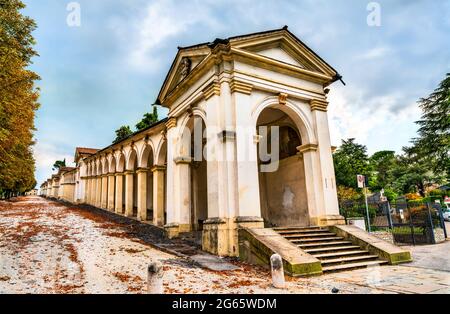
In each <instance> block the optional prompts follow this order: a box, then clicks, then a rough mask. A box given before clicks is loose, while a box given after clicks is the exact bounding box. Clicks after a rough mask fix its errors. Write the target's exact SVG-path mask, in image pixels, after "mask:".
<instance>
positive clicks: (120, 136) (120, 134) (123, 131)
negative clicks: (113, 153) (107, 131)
mask: <svg viewBox="0 0 450 314" xmlns="http://www.w3.org/2000/svg"><path fill="white" fill-rule="evenodd" d="M131 134H133V131H131V128H130V126H128V125H124V126H121V127H120V128H119V129H117V130H116V139H115V140H114V142H113V144H116V143H119V142H120V141H122V140H124V139H126V138H127V137H128V136H130V135H131Z"/></svg>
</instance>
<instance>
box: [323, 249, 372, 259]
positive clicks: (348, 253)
mask: <svg viewBox="0 0 450 314" xmlns="http://www.w3.org/2000/svg"><path fill="white" fill-rule="evenodd" d="M366 254H369V251H364V250H352V251H339V252H332V253H322V254H314V257H316V258H318V259H320V260H326V259H328V258H331V259H333V258H338V257H341V256H357V255H366Z"/></svg>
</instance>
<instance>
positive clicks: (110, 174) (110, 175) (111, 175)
mask: <svg viewBox="0 0 450 314" xmlns="http://www.w3.org/2000/svg"><path fill="white" fill-rule="evenodd" d="M107 176H108V177H114V176H115V174H114V173H108V174H107Z"/></svg>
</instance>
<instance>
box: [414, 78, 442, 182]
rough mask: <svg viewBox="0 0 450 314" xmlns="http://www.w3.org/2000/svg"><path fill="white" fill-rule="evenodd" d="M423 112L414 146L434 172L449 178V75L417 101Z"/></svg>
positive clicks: (418, 122)
mask: <svg viewBox="0 0 450 314" xmlns="http://www.w3.org/2000/svg"><path fill="white" fill-rule="evenodd" d="M419 105H420V108H421V109H422V111H423V115H422V119H421V120H419V121H417V122H416V123H417V124H418V125H419V126H420V128H419V137H418V138H416V139H414V140H413V143H414V146H415V147H416V148H417V149H418V151H419V152H420V153H421V155H422V157H423V158H426V159H427V160H428V161H429V162H430V164H431V165H432V166H433V170H435V171H436V172H443V173H446V175H447V176H450V73H447V75H446V78H445V79H444V80H443V81H442V82H441V83H440V84H439V87H438V88H437V89H436V90H435V91H434V92H433V93H432V94H431V95H430V96H428V97H427V98H422V99H421V100H420V101H419Z"/></svg>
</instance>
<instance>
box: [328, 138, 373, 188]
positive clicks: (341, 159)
mask: <svg viewBox="0 0 450 314" xmlns="http://www.w3.org/2000/svg"><path fill="white" fill-rule="evenodd" d="M333 160H334V168H335V172H336V184H337V185H338V186H339V185H341V186H344V187H349V188H356V187H357V181H356V176H357V175H358V174H362V175H368V174H369V173H370V171H371V168H370V164H369V157H368V156H367V147H366V146H364V145H360V144H357V143H355V139H354V138H351V139H348V140H342V145H341V147H339V149H338V150H337V151H336V152H335V153H334V155H333Z"/></svg>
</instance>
